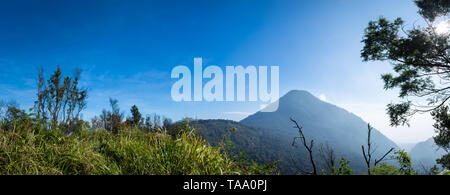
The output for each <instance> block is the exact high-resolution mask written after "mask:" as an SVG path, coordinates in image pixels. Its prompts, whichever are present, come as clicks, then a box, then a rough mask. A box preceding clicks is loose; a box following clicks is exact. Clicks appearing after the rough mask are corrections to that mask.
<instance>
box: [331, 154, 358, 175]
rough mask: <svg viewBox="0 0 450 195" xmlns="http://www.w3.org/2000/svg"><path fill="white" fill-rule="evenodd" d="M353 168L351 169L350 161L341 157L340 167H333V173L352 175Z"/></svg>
mask: <svg viewBox="0 0 450 195" xmlns="http://www.w3.org/2000/svg"><path fill="white" fill-rule="evenodd" d="M352 174H353V170H351V169H350V162H349V161H348V160H345V158H341V160H340V161H339V167H333V172H332V173H331V175H352Z"/></svg>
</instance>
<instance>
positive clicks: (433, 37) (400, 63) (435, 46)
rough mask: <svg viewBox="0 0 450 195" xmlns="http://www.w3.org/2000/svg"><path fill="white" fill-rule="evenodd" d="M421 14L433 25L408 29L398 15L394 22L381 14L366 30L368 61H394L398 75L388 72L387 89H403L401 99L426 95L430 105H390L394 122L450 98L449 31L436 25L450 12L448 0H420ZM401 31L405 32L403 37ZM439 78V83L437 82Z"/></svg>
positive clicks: (385, 77) (363, 54)
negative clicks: (443, 31)
mask: <svg viewBox="0 0 450 195" xmlns="http://www.w3.org/2000/svg"><path fill="white" fill-rule="evenodd" d="M415 2H416V4H417V6H418V7H419V8H420V10H419V13H420V14H421V15H422V16H423V17H424V19H425V20H426V21H427V24H429V25H428V26H427V27H425V28H421V27H413V28H412V29H410V30H405V29H404V26H403V24H404V22H403V20H402V19H400V18H397V19H396V20H395V21H393V22H390V21H388V20H387V19H385V18H383V17H381V18H380V19H379V20H378V21H371V22H369V25H368V27H367V28H366V30H365V33H364V39H363V40H362V42H363V43H364V48H363V49H362V51H361V57H362V58H363V60H364V61H385V60H387V61H390V62H392V64H393V69H394V71H395V72H396V73H397V75H393V74H384V75H383V76H382V79H383V81H384V83H385V85H384V88H385V89H393V88H399V89H400V93H399V97H400V98H406V97H410V96H414V97H419V98H426V100H428V105H426V106H427V108H423V107H419V106H417V105H415V104H413V103H412V102H410V101H405V102H401V103H399V104H389V105H388V110H387V111H388V113H389V116H390V118H391V125H394V126H397V125H404V124H407V122H408V119H409V117H410V116H411V115H413V114H415V113H417V112H427V111H432V110H434V109H437V108H439V107H441V106H443V105H445V103H446V102H447V100H448V99H449V97H450V96H449V95H448V94H449V93H448V92H449V90H450V88H449V87H448V86H445V85H442V83H448V82H447V81H449V79H450V77H449V76H450V75H449V70H450V66H449V54H448V49H449V45H448V39H449V34H448V33H447V34H438V33H437V32H436V30H435V27H434V26H433V21H434V20H435V19H436V17H439V16H446V15H448V12H449V1H448V0H418V1H415ZM401 34H405V36H402V35H401ZM433 79H436V80H437V81H438V82H436V83H435V82H434V81H433Z"/></svg>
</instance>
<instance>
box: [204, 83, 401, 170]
mask: <svg viewBox="0 0 450 195" xmlns="http://www.w3.org/2000/svg"><path fill="white" fill-rule="evenodd" d="M278 103H279V108H278V110H277V111H275V112H257V113H255V114H252V115H250V116H248V117H247V118H245V119H243V120H241V121H240V122H232V121H226V120H200V121H198V124H199V125H200V126H201V127H200V128H198V129H199V133H200V134H203V136H204V137H205V138H206V139H208V140H213V141H212V142H213V143H215V142H216V141H217V139H216V138H214V137H217V135H214V136H213V135H212V134H211V132H210V133H208V131H213V132H215V133H217V134H220V133H221V132H222V133H223V132H225V131H226V128H231V127H233V126H235V127H236V128H237V129H238V131H237V132H239V133H237V134H236V135H234V137H232V140H233V141H235V140H240V141H238V143H237V144H236V145H237V148H239V149H241V150H246V151H247V152H248V153H249V155H250V156H252V158H254V159H255V160H257V161H260V162H269V161H276V160H280V168H282V173H284V174H297V173H298V168H299V167H301V168H302V169H304V170H305V169H306V170H307V169H309V168H310V164H309V160H308V157H307V153H306V150H304V148H303V147H298V148H294V147H292V145H291V144H292V140H293V138H294V137H295V136H298V131H297V130H296V129H294V128H293V123H292V122H291V121H290V119H289V118H290V117H292V118H294V119H295V120H297V121H298V123H299V124H300V125H301V126H302V127H303V130H304V133H305V135H306V136H307V139H308V140H311V139H314V141H315V148H314V150H315V153H314V155H315V158H316V160H317V161H318V163H319V164H320V163H321V162H320V155H319V154H318V149H319V147H320V145H325V144H328V145H329V146H331V147H332V148H333V149H334V151H335V153H336V156H337V158H338V159H336V160H339V158H340V157H345V158H346V159H347V160H349V161H350V165H351V168H352V169H354V171H355V173H360V174H363V173H365V172H366V166H365V164H364V160H363V156H362V152H361V145H365V144H366V140H367V123H366V122H364V121H363V120H362V119H361V118H360V117H358V116H356V115H354V114H352V113H350V112H348V111H346V110H344V109H342V108H339V107H337V106H335V105H333V104H330V103H327V102H324V101H321V100H320V99H318V98H317V97H315V96H313V95H312V94H310V93H309V92H307V91H301V90H293V91H290V92H288V93H287V94H286V95H284V96H283V97H281V98H280V99H279V100H278ZM245 140H247V141H245ZM372 142H373V144H374V145H376V146H375V147H376V148H377V152H378V153H375V154H374V157H375V158H376V157H378V156H379V155H381V153H383V152H386V151H387V150H388V149H389V148H391V147H394V148H397V145H396V144H395V143H394V142H393V141H391V140H390V139H388V138H387V137H386V136H384V135H383V134H381V133H380V132H379V131H377V130H375V129H374V130H373V131H372ZM244 143H245V144H244ZM258 152H259V153H261V154H258ZM258 156H259V157H258ZM261 156H263V157H261Z"/></svg>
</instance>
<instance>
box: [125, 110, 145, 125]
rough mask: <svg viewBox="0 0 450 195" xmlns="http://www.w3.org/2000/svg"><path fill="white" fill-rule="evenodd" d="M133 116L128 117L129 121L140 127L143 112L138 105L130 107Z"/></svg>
mask: <svg viewBox="0 0 450 195" xmlns="http://www.w3.org/2000/svg"><path fill="white" fill-rule="evenodd" d="M130 112H131V118H129V119H128V121H129V123H130V125H131V126H133V127H140V124H141V120H142V114H141V113H140V112H139V109H138V107H137V106H136V105H133V106H132V107H131V109H130Z"/></svg>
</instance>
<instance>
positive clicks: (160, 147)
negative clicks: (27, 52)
mask: <svg viewBox="0 0 450 195" xmlns="http://www.w3.org/2000/svg"><path fill="white" fill-rule="evenodd" d="M272 171H273V169H271V168H270V167H263V166H259V165H257V164H255V163H244V162H237V161H235V160H233V159H232V158H230V157H229V155H228V154H227V153H226V152H224V150H223V149H222V148H220V147H212V146H210V145H209V144H208V142H206V141H205V140H203V139H201V138H200V137H198V136H195V133H194V130H193V129H190V128H189V127H186V128H185V129H182V130H181V132H180V133H179V134H178V135H177V136H176V137H175V138H173V137H171V136H169V135H167V134H165V133H158V132H151V133H144V132H143V131H141V130H137V129H133V128H130V129H122V130H120V131H119V132H118V133H117V134H113V133H111V132H109V131H105V130H81V131H79V132H77V133H73V134H71V135H64V134H63V133H61V131H58V130H52V131H47V130H40V131H37V132H35V131H32V130H31V129H22V130H17V131H5V130H0V174H2V175H4V174H6V175H10V174H14V175H16V174H19V175H21V174H27V175H29V174H50V175H60V174H69V175H110V174H111V175H119V174H125V175H144V174H145V175H155V174H156V175H191V174H201V175H205V174H206V175H217V174H266V173H271V172H272Z"/></svg>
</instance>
